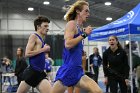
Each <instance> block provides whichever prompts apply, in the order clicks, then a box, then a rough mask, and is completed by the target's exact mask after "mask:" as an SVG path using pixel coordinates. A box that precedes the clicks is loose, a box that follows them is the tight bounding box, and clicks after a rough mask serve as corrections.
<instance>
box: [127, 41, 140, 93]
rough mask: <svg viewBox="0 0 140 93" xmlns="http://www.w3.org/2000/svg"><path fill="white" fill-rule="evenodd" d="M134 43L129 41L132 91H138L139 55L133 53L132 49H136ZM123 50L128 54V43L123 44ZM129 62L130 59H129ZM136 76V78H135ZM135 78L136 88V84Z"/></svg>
mask: <svg viewBox="0 0 140 93" xmlns="http://www.w3.org/2000/svg"><path fill="white" fill-rule="evenodd" d="M136 48H137V47H136V44H135V43H131V50H132V71H133V74H134V75H133V93H140V57H139V56H138V55H136V54H135V53H133V51H134V50H136ZM125 50H126V52H127V54H128V56H130V55H129V43H128V44H126V45H125ZM129 62H130V61H129ZM136 77H137V78H136ZM136 79H137V84H138V88H137V85H136Z"/></svg>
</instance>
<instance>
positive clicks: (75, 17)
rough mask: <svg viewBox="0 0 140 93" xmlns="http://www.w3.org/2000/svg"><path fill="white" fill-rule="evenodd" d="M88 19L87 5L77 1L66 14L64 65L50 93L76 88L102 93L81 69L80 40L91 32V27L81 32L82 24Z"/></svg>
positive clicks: (60, 92)
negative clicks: (71, 87)
mask: <svg viewBox="0 0 140 93" xmlns="http://www.w3.org/2000/svg"><path fill="white" fill-rule="evenodd" d="M88 17H89V4H88V3H87V2H86V1H77V2H76V3H74V4H73V5H72V6H71V8H70V9H69V11H68V12H67V14H66V21H67V22H68V23H67V25H66V28H65V33H64V39H65V40H64V49H63V61H64V64H63V65H62V66H61V67H60V68H59V70H58V72H57V74H56V79H55V83H54V86H53V89H52V92H51V93H64V91H65V90H66V88H67V87H70V86H76V87H79V88H83V89H85V90H87V91H88V92H90V93H102V91H101V89H100V88H99V86H98V85H97V84H96V82H95V81H94V80H92V79H91V78H89V77H88V76H86V75H84V72H83V68H82V50H83V44H82V40H83V39H84V38H86V37H87V36H88V35H89V34H90V33H91V31H92V28H91V26H88V27H86V28H85V31H83V22H85V21H86V19H87V18H88Z"/></svg>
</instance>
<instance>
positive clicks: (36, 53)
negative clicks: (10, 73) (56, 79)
mask: <svg viewBox="0 0 140 93" xmlns="http://www.w3.org/2000/svg"><path fill="white" fill-rule="evenodd" d="M49 23H50V21H49V19H48V18H46V17H42V16H39V17H38V18H37V19H35V21H34V26H35V31H36V33H33V34H31V35H30V37H29V40H28V43H27V46H26V51H25V56H26V57H29V64H30V65H29V67H28V68H26V69H25V71H24V72H23V81H21V83H20V85H19V88H18V90H17V93H27V91H28V90H29V88H30V87H31V86H32V87H36V88H37V89H38V90H39V92H40V93H50V91H51V84H50V83H49V81H48V80H47V79H46V74H45V72H44V66H45V52H47V51H50V46H49V45H47V44H44V40H43V39H44V37H45V35H46V33H47V32H48V27H49Z"/></svg>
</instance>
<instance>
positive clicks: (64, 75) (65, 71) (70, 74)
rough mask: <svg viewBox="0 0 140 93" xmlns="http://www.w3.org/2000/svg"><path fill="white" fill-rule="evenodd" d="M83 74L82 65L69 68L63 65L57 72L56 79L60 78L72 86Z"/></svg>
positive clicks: (63, 82)
mask: <svg viewBox="0 0 140 93" xmlns="http://www.w3.org/2000/svg"><path fill="white" fill-rule="evenodd" d="M83 75H84V72H83V68H82V66H77V67H69V68H68V67H66V66H62V67H60V68H59V70H58V72H57V74H56V78H55V81H57V80H60V81H61V82H62V84H63V85H65V86H68V87H70V86H74V85H76V84H77V83H78V82H79V80H80V79H81V77H82V76H83Z"/></svg>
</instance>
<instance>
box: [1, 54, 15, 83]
mask: <svg viewBox="0 0 140 93" xmlns="http://www.w3.org/2000/svg"><path fill="white" fill-rule="evenodd" d="M12 71H13V69H12V66H11V60H10V59H9V58H8V57H7V56H5V57H3V60H2V73H3V74H6V73H11V72H12ZM6 79H8V82H9V83H10V85H12V80H11V78H10V76H4V80H3V83H4V82H5V81H6Z"/></svg>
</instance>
